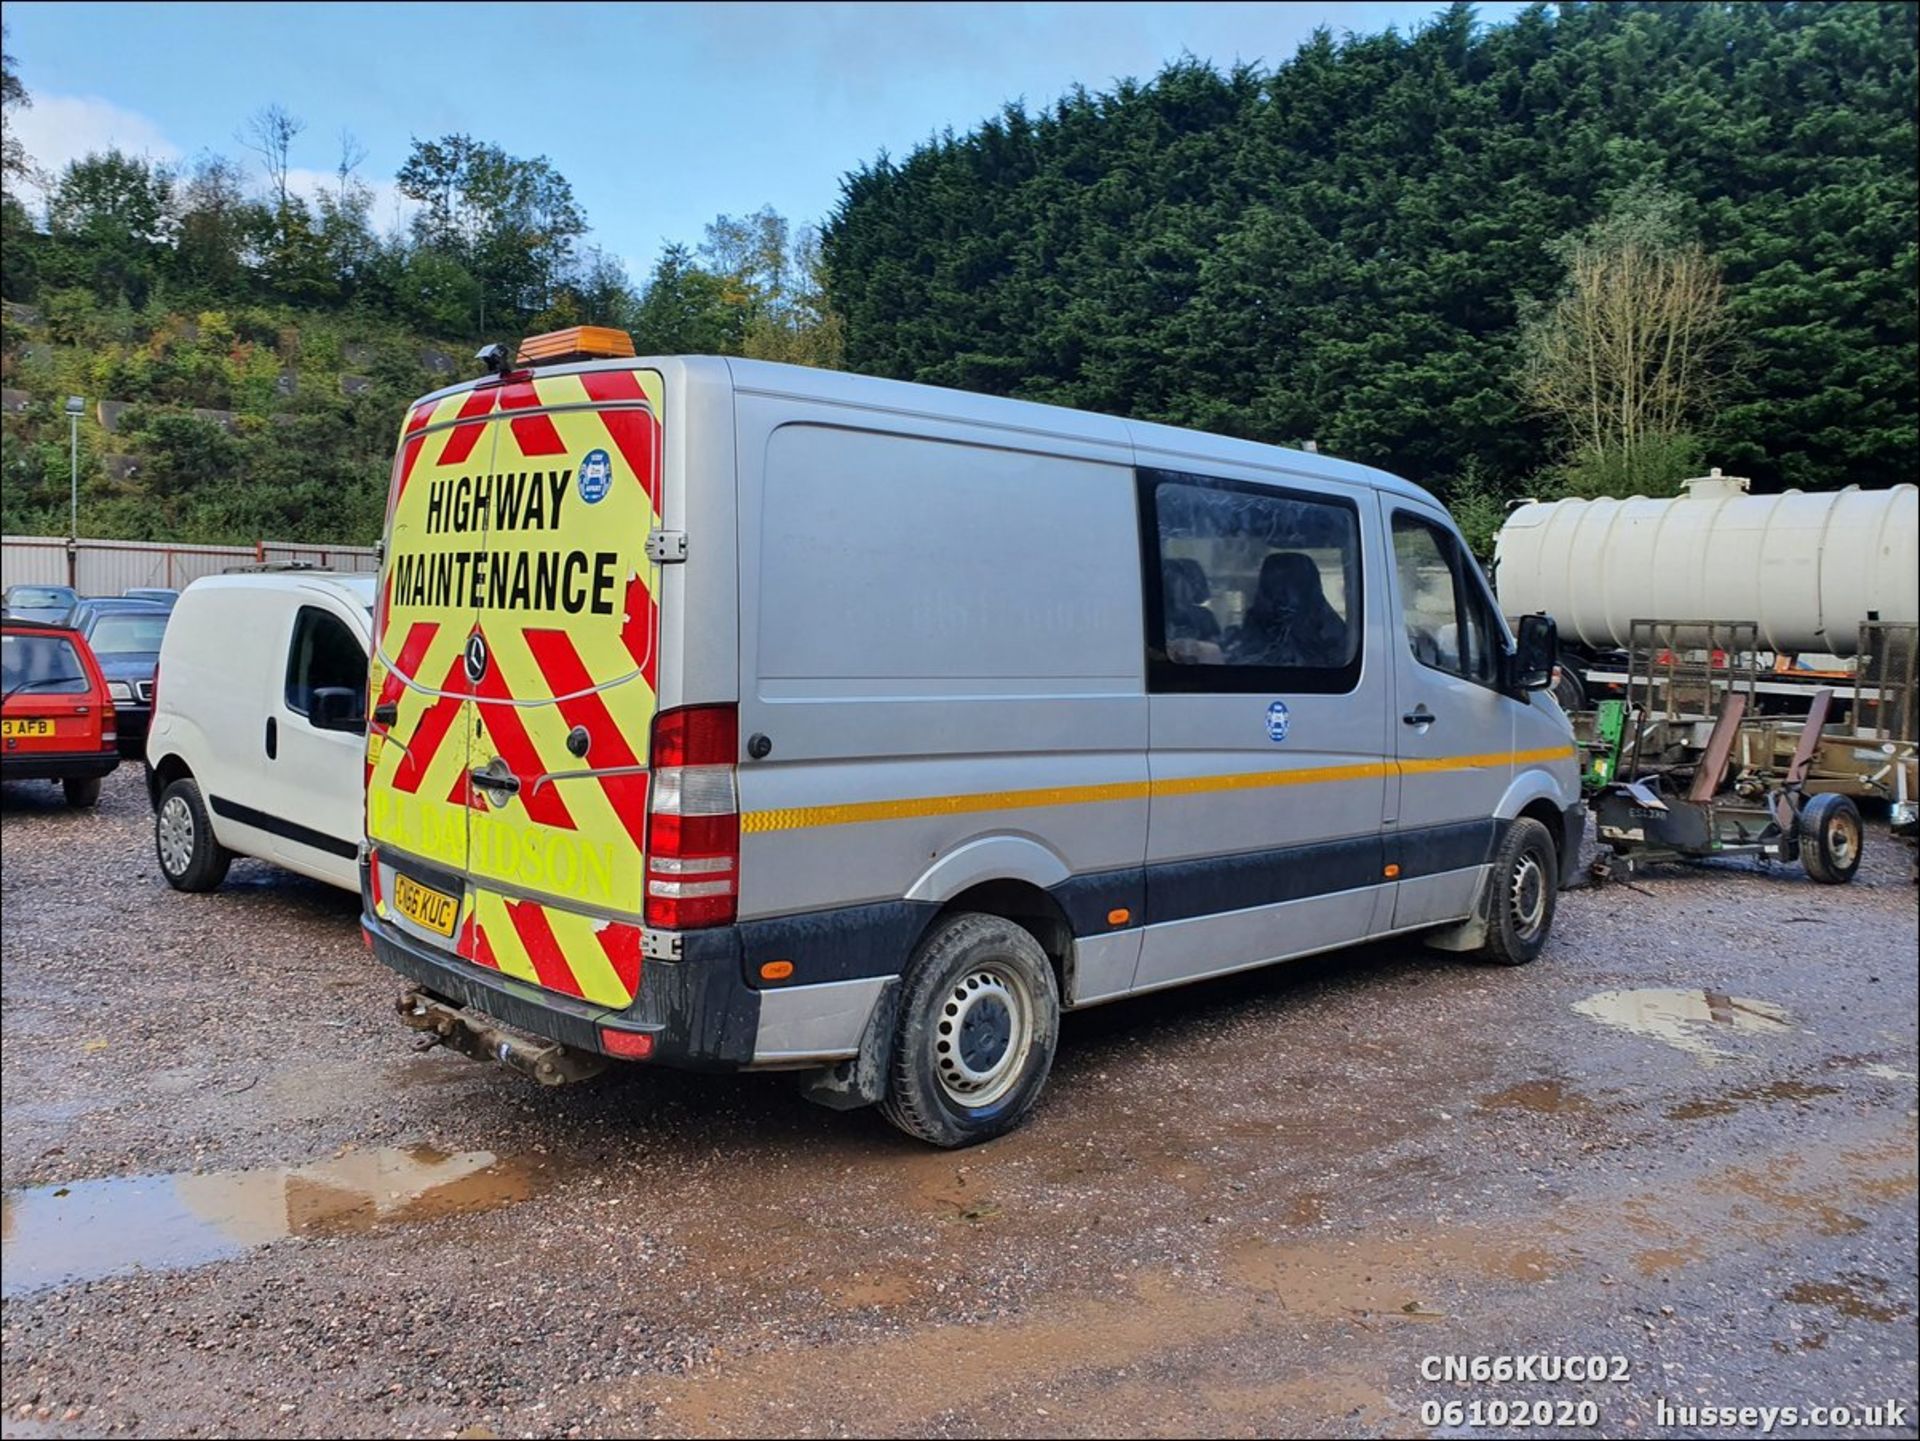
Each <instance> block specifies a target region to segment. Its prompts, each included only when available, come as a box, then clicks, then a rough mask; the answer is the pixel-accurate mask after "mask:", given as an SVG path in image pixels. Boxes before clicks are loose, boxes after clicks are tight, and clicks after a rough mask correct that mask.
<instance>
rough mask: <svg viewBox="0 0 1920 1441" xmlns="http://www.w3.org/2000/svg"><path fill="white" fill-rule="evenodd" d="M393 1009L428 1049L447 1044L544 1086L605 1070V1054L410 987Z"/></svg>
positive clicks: (567, 1081) (464, 1053)
mask: <svg viewBox="0 0 1920 1441" xmlns="http://www.w3.org/2000/svg"><path fill="white" fill-rule="evenodd" d="M394 1009H395V1010H396V1011H398V1012H399V1013H400V1019H401V1021H402V1022H403V1023H405V1024H406V1025H407V1026H408V1027H410V1028H411V1029H413V1030H416V1031H423V1032H425V1033H426V1034H427V1035H428V1037H429V1040H428V1042H427V1044H428V1045H441V1046H451V1047H452V1048H453V1049H454V1050H456V1051H458V1052H460V1054H461V1055H463V1056H471V1057H472V1058H473V1059H474V1060H476V1061H495V1062H498V1063H499V1064H500V1065H502V1066H505V1067H506V1068H507V1069H508V1070H510V1071H518V1072H520V1074H521V1075H523V1076H531V1077H532V1078H533V1079H534V1080H536V1081H538V1082H539V1083H540V1084H541V1085H543V1086H564V1085H567V1084H568V1083H570V1082H573V1081H584V1080H586V1079H587V1078H588V1077H589V1076H597V1075H598V1074H600V1072H602V1071H604V1070H606V1068H607V1058H606V1057H605V1056H597V1055H594V1054H593V1053H592V1052H591V1051H580V1050H575V1049H574V1048H573V1047H571V1046H563V1045H561V1044H560V1042H558V1041H549V1040H544V1039H542V1038H541V1037H539V1036H530V1035H528V1034H527V1033H526V1032H524V1031H516V1030H512V1029H510V1028H509V1027H506V1026H503V1025H501V1024H500V1023H499V1022H498V1021H496V1020H495V1019H494V1018H493V1017H492V1016H489V1015H487V1014H486V1013H485V1012H483V1011H476V1010H474V1009H473V1008H472V1007H470V1006H454V1005H449V1004H448V1003H447V1002H445V1001H443V1000H440V999H439V998H438V997H435V996H431V995H428V994H427V993H426V992H425V991H422V990H419V989H417V988H414V987H409V988H408V989H407V990H404V991H402V992H401V993H400V999H399V1000H398V1001H396V1002H395V1003H394Z"/></svg>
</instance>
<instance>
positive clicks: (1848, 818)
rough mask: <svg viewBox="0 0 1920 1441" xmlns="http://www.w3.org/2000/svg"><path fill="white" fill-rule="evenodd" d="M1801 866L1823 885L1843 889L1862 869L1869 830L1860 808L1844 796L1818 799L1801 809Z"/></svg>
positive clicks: (1815, 798)
mask: <svg viewBox="0 0 1920 1441" xmlns="http://www.w3.org/2000/svg"><path fill="white" fill-rule="evenodd" d="M1797 836H1798V839H1799V842H1800V864H1801V865H1803V866H1805V867H1806V868H1807V874H1808V875H1809V876H1812V877H1813V879H1815V880H1816V881H1818V882H1820V884H1821V885H1823V886H1843V885H1845V884H1846V883H1847V882H1848V881H1850V880H1852V879H1853V875H1854V872H1855V871H1857V870H1859V869H1860V850H1861V846H1862V843H1863V842H1864V841H1865V839H1866V827H1865V826H1863V825H1862V824H1861V821H1860V808H1859V807H1858V806H1856V805H1855V804H1854V803H1853V801H1852V800H1851V799H1850V798H1849V797H1847V796H1842V795H1823V796H1815V797H1813V799H1811V800H1810V801H1808V802H1807V803H1806V805H1805V806H1803V807H1802V808H1801V810H1800V824H1799V826H1798V828H1797Z"/></svg>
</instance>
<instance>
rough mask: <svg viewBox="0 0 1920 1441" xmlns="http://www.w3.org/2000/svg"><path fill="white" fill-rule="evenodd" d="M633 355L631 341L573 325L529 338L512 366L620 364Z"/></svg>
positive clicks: (602, 330)
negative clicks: (579, 362) (575, 362)
mask: <svg viewBox="0 0 1920 1441" xmlns="http://www.w3.org/2000/svg"><path fill="white" fill-rule="evenodd" d="M632 354H633V337H632V336H631V335H628V334H627V332H626V331H624V330H615V329H613V328H612V327H610V326H605V325H575V326H570V327H569V328H568V329H566V330H550V331H548V332H547V333H546V334H545V335H529V336H528V337H527V338H526V339H525V340H523V341H521V342H520V353H519V354H518V355H516V356H515V357H514V362H513V363H514V364H515V365H557V364H559V363H560V362H561V361H563V360H622V359H625V358H627V357H629V356H631V355H632Z"/></svg>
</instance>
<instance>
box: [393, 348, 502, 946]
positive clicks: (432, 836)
mask: <svg viewBox="0 0 1920 1441" xmlns="http://www.w3.org/2000/svg"><path fill="white" fill-rule="evenodd" d="M496 399H497V394H496V388H494V387H489V386H485V385H482V386H476V387H474V388H473V389H472V390H468V391H456V392H454V393H453V394H451V395H447V396H443V397H441V398H440V399H438V400H427V401H422V402H421V403H420V404H418V405H416V406H415V407H414V408H413V410H412V411H411V413H409V415H408V416H407V420H406V424H405V427H404V428H403V429H402V431H401V435H400V446H399V450H398V451H397V453H396V454H395V456H394V461H393V476H392V480H391V482H390V484H389V486H388V491H387V526H386V551H385V558H384V563H383V573H382V575H381V578H380V591H379V597H378V600H377V601H376V603H375V607H374V633H373V655H372V658H371V660H370V662H369V664H368V667H367V690H368V701H369V706H368V711H367V716H368V724H367V758H366V766H367V769H366V789H367V821H366V826H367V839H368V841H369V843H370V844H371V845H372V847H373V849H374V852H375V855H376V857H377V858H378V861H379V867H378V869H377V870H376V871H375V873H374V877H373V894H372V897H371V901H372V904H373V906H374V909H375V912H376V914H378V915H379V917H380V918H381V919H383V920H386V921H389V922H391V923H392V924H394V925H396V926H399V927H400V928H401V929H402V930H404V931H405V932H406V933H407V934H408V935H410V936H411V937H413V938H414V939H415V940H418V941H422V942H425V943H427V944H429V945H434V946H438V947H441V948H443V949H446V950H452V949H454V948H455V946H456V943H457V941H458V938H459V936H460V934H461V930H460V922H461V920H462V919H463V916H464V911H465V908H466V902H465V897H464V893H465V884H464V880H463V877H464V876H465V874H466V867H467V829H468V827H467V818H468V816H469V814H470V813H471V809H472V808H471V804H470V793H471V786H470V785H469V782H468V779H467V772H468V769H469V765H470V760H471V758H470V756H469V751H470V749H471V745H472V738H473V729H474V717H473V705H472V702H471V701H470V699H469V698H468V690H469V683H468V681H467V676H466V662H467V652H468V649H469V644H468V643H469V640H470V638H471V637H472V635H473V633H474V631H475V626H476V622H477V619H478V616H477V613H476V608H475V605H474V603H473V598H472V587H471V583H470V581H469V576H470V575H471V574H472V572H473V569H474V567H475V565H476V563H478V564H484V562H485V548H484V547H485V526H486V520H485V515H484V513H483V512H482V510H481V508H480V507H478V506H477V505H476V504H475V498H476V496H477V495H479V494H482V493H484V492H485V491H486V490H487V489H488V488H490V486H491V483H492V475H493V447H494V444H495V442H496V435H495V427H494V426H493V425H492V424H491V423H490V422H489V421H488V419H487V417H489V416H490V415H491V414H492V412H493V408H494V402H495V400H496Z"/></svg>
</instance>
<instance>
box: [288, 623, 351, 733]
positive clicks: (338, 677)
mask: <svg viewBox="0 0 1920 1441" xmlns="http://www.w3.org/2000/svg"><path fill="white" fill-rule="evenodd" d="M322 686H345V687H347V688H348V689H349V690H356V691H364V690H365V689H366V688H367V653H366V651H365V650H364V649H363V648H362V647H361V645H360V641H359V639H358V638H357V637H356V636H355V635H354V633H353V632H352V631H351V630H348V629H347V627H346V625H345V624H344V623H343V622H342V621H341V620H340V618H339V617H338V616H334V615H329V614H328V613H327V612H326V611H324V610H320V609H319V608H318V607H315V606H310V605H303V606H301V607H300V614H299V615H298V616H297V617H296V618H295V620H294V622H293V644H292V645H291V646H289V647H288V649H287V709H288V710H290V711H293V712H295V713H296V714H298V715H306V714H307V713H308V712H309V711H311V710H312V709H313V693H314V692H315V691H316V690H319V689H320V688H321V687H322Z"/></svg>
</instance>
